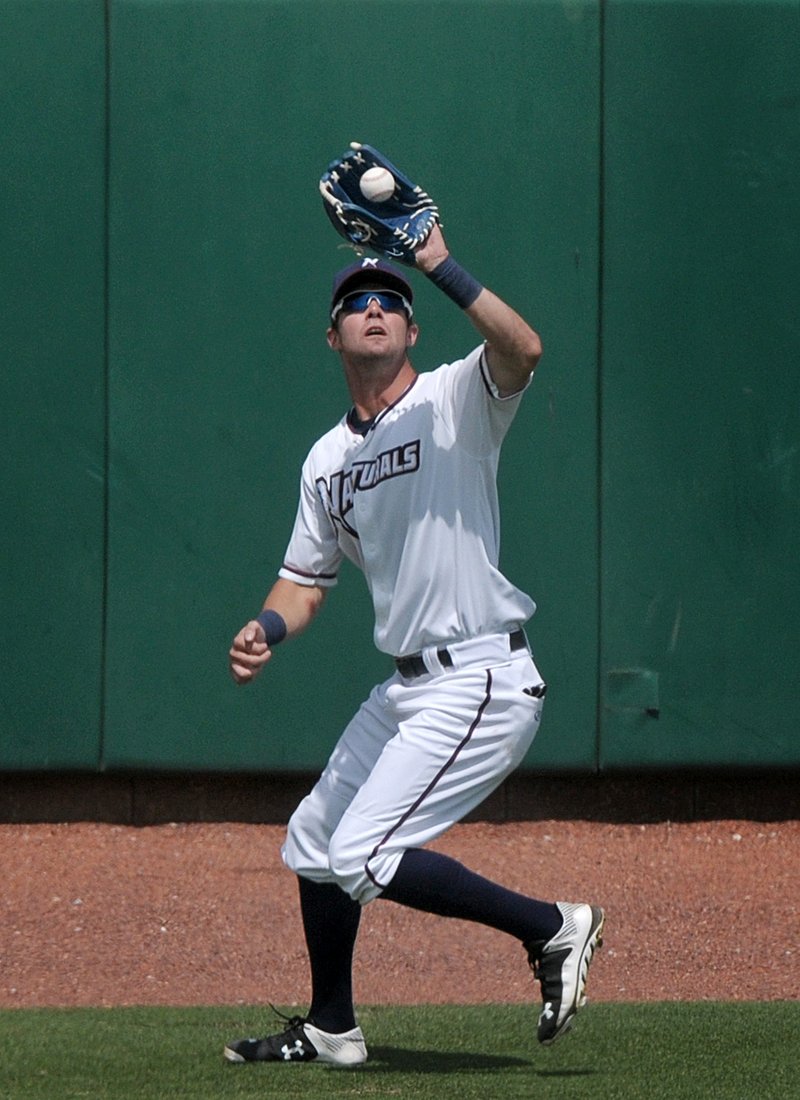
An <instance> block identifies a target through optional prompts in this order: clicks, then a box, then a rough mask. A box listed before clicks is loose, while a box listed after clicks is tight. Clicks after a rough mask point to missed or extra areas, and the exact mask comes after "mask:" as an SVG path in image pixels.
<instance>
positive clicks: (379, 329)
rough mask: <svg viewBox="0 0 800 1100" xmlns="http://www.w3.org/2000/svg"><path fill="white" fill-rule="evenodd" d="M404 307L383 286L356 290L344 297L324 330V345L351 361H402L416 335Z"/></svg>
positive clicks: (398, 298)
mask: <svg viewBox="0 0 800 1100" xmlns="http://www.w3.org/2000/svg"><path fill="white" fill-rule="evenodd" d="M373 291H374V293H372V292H373ZM406 307H407V303H406V304H405V305H404V304H403V300H402V298H400V296H399V295H396V294H393V293H392V294H387V293H386V289H385V287H370V286H366V287H360V288H359V290H358V291H357V292H356V293H354V294H349V295H346V297H345V300H344V307H343V308H342V309H341V310H339V311H338V313H337V314H336V319H335V322H334V324H333V325H332V326H331V327H330V328H329V329H328V344H329V345H330V347H332V348H333V350H334V351H338V352H341V353H342V354H343V355H345V356H347V357H348V358H350V359H353V360H362V359H363V360H370V359H379V360H386V359H389V358H401V359H404V358H405V355H406V352H407V350H408V348H410V347H413V345H414V344H415V343H416V339H417V332H418V330H417V326H416V325H415V324H414V323H413V322H411V321H410V320H409V317H408V314H407V313H406Z"/></svg>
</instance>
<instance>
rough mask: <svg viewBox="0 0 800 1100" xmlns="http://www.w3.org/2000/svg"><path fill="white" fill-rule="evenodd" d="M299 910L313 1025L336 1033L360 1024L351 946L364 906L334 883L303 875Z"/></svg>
mask: <svg viewBox="0 0 800 1100" xmlns="http://www.w3.org/2000/svg"><path fill="white" fill-rule="evenodd" d="M297 881H298V883H299V886H300V911H301V913H302V915H303V930H304V931H305V936H306V946H307V947H308V958H309V962H310V964H311V1006H310V1008H309V1010H308V1018H309V1020H310V1021H311V1023H312V1024H314V1025H315V1027H318V1028H320V1029H321V1030H322V1031H329V1032H332V1033H333V1034H336V1033H339V1032H342V1031H349V1030H350V1029H351V1028H354V1027H355V1026H356V1020H355V1012H354V1009H353V949H354V947H355V943H356V936H357V934H358V925H359V921H360V920H361V906H360V905H359V904H358V902H357V901H353V899H352V898H351V897H350V896H349V895H348V894H346V893H345V892H344V890H341V889H340V888H339V887H338V886H337V885H336V884H335V883H330V882H311V881H310V880H309V879H305V878H299V877H298V880H297Z"/></svg>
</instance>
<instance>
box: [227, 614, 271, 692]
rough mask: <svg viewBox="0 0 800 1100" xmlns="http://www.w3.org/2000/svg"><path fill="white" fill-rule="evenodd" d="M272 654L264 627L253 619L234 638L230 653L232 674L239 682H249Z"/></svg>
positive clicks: (229, 662)
mask: <svg viewBox="0 0 800 1100" xmlns="http://www.w3.org/2000/svg"><path fill="white" fill-rule="evenodd" d="M271 656H272V650H271V649H270V648H269V646H268V645H267V642H266V638H265V637H264V628H263V627H262V626H261V623H258V622H256V621H255V620H254V619H253V620H251V621H250V622H249V623H246V624H245V626H243V627H242V629H241V630H240V631H239V633H238V634H237V635H236V637H235V638H234V639H233V645H232V646H231V648H230V652H229V654H228V664H229V667H230V670H231V676H233V678H234V680H235V681H236V683H237V684H249V683H250V681H251V680H253V679H255V677H256V676H257V675H258V674H259V672H260V671H261V669H262V668H263V667H264V665H265V664H266V663H267V661H268V660H269V659H270V657H271Z"/></svg>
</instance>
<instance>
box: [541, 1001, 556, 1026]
mask: <svg viewBox="0 0 800 1100" xmlns="http://www.w3.org/2000/svg"><path fill="white" fill-rule="evenodd" d="M553 1016H555V1013H554V1012H553V1003H552V1001H548V1002H547V1004H546V1005H545V1006H544V1008H543V1009H542V1014H541V1016H540V1017H539V1021H540V1022H541V1021H542V1020H552V1019H553Z"/></svg>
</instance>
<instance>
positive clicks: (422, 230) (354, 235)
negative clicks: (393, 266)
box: [319, 141, 439, 267]
mask: <svg viewBox="0 0 800 1100" xmlns="http://www.w3.org/2000/svg"><path fill="white" fill-rule="evenodd" d="M370 168H385V169H387V170H388V171H389V172H391V173H392V175H393V176H394V180H395V188H394V193H393V194H392V195H391V196H390V197H389V198H388V199H385V200H384V201H383V202H374V201H371V200H370V199H368V198H365V196H364V194H363V193H362V191H361V187H360V181H361V177H362V176H363V175H364V173H365V172H366V171H367V170H368V169H370ZM319 189H320V192H321V194H322V197H323V199H324V200H325V201H324V203H323V205H324V207H325V212H326V213H327V215H328V217H329V218H330V220H331V222H332V223H333V227H334V229H335V230H336V231H337V233H341V235H342V236H343V237H344V238H345V240H348V241H350V242H351V244H353V245H354V246H355V248H356V250H357V251H359V250H361V249H363V248H370V249H372V251H373V252H380V253H382V254H383V255H384V256H388V257H389V258H390V259H392V260H397V261H399V262H400V263H404V264H409V265H410V266H412V267H413V266H414V250H415V249H416V248H418V247H419V245H421V244H422V242H423V241H424V240H426V238H427V237H428V235H429V234H430V232H431V230H432V229H433V227H434V225H436V223H437V222H438V220H439V210H438V208H437V207H436V205H435V204H434V202H433V200H432V199H431V197H430V195H427V194H426V193H425V192H424V191H423V190H422V188H421V187H418V186H417V184H415V183H412V182H411V180H410V179H408V177H407V176H405V175H404V174H403V173H402V172H400V171H399V170H398V169H397V168H395V166H394V165H393V164H392V163H391V162H390V161H388V160H387V159H386V157H384V156H383V154H382V153H379V152H378V150H377V149H373V148H372V146H371V145H361V144H360V143H359V142H357V141H351V142H350V150H349V151H348V152H346V153H344V154H343V155H342V156H341V157H338V158H337V159H336V160H334V161H331V163H330V164H329V165H328V170H327V171H326V172H325V173H324V174H323V176H322V178H321V179H320V181H319Z"/></svg>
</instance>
